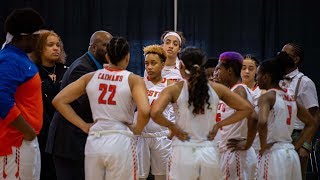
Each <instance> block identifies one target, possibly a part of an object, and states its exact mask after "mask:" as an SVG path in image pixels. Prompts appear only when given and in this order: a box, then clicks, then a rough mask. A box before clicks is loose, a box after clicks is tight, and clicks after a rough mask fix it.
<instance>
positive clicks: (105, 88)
mask: <svg viewBox="0 0 320 180" xmlns="http://www.w3.org/2000/svg"><path fill="white" fill-rule="evenodd" d="M108 87H109V88H108ZM116 89H117V86H115V85H109V86H108V85H107V84H100V85H99V90H100V91H102V92H101V94H100V96H99V99H98V103H99V104H109V105H116V104H117V102H116V101H114V100H113V98H114V95H115V93H116ZM107 92H111V94H110V95H109V98H108V102H107V100H105V99H104V97H105V96H106V94H107Z"/></svg>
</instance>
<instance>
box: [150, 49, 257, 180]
mask: <svg viewBox="0 0 320 180" xmlns="http://www.w3.org/2000/svg"><path fill="white" fill-rule="evenodd" d="M181 59H182V61H183V63H182V65H181V69H180V72H181V74H182V75H183V77H184V79H185V80H182V81H179V82H177V83H175V84H174V85H171V86H168V87H167V88H165V89H164V90H163V91H162V92H161V93H160V96H159V98H158V99H157V100H156V101H155V102H154V104H153V105H152V107H151V109H152V110H151V117H152V118H153V120H154V121H155V122H156V123H158V124H160V125H162V126H165V127H168V128H169V129H171V131H172V132H173V133H174V135H175V136H176V137H174V138H173V140H172V153H171V156H170V159H169V162H168V172H167V173H168V179H174V180H197V179H200V180H206V179H208V180H209V179H219V180H220V179H221V176H222V173H221V171H220V168H219V159H220V157H219V156H220V155H219V150H218V148H217V145H216V141H214V140H213V139H214V136H215V134H216V133H217V131H218V130H219V128H222V127H223V126H226V125H229V124H232V123H235V122H238V121H240V120H241V119H243V118H244V117H246V116H248V115H249V114H250V113H251V112H252V111H253V109H252V107H251V106H250V104H249V103H248V102H247V101H245V100H244V99H242V98H241V97H240V96H238V95H236V94H235V93H232V92H231V91H230V90H229V89H228V88H226V87H225V86H223V85H220V84H217V83H213V82H209V81H208V79H207V76H206V73H205V68H204V63H205V61H206V57H205V55H204V53H203V52H202V51H201V50H200V49H198V48H192V47H189V48H186V49H185V50H183V51H182V54H181ZM183 64H184V65H185V67H184V65H183ZM220 99H222V100H224V101H225V102H226V103H227V104H228V105H229V106H231V107H233V108H234V109H236V111H235V112H234V114H232V116H230V117H229V118H228V119H226V120H225V121H221V122H219V123H216V121H215V117H216V111H217V106H218V103H219V100H220ZM169 103H174V104H173V106H174V108H175V113H176V123H173V122H171V121H169V120H168V119H167V118H166V117H165V116H164V115H163V111H164V110H165V108H166V107H167V105H168V104H169Z"/></svg>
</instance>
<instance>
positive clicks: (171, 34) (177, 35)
mask: <svg viewBox="0 0 320 180" xmlns="http://www.w3.org/2000/svg"><path fill="white" fill-rule="evenodd" d="M168 36H174V37H176V38H178V40H179V42H180V45H181V43H182V40H181V37H180V36H179V34H178V33H176V32H172V31H171V32H168V33H167V34H166V35H165V36H164V38H163V42H164V41H165V40H166V39H167V37H168Z"/></svg>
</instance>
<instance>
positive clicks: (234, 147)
mask: <svg viewBox="0 0 320 180" xmlns="http://www.w3.org/2000/svg"><path fill="white" fill-rule="evenodd" d="M246 145H247V140H246V139H229V140H228V143H227V147H228V148H229V149H231V151H232V152H233V151H238V150H240V151H243V150H248V149H249V147H246Z"/></svg>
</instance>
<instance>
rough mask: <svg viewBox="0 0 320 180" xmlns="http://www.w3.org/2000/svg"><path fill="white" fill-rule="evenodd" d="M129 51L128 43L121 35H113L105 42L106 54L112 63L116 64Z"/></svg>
mask: <svg viewBox="0 0 320 180" xmlns="http://www.w3.org/2000/svg"><path fill="white" fill-rule="evenodd" d="M129 52H130V48H129V43H128V41H127V40H126V39H125V38H123V37H113V38H112V39H111V41H110V42H109V43H108V44H107V54H108V56H109V58H110V61H111V63H112V64H114V65H118V63H119V62H120V61H121V60H122V59H123V58H124V57H125V56H126V55H127V54H128V53H129Z"/></svg>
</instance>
